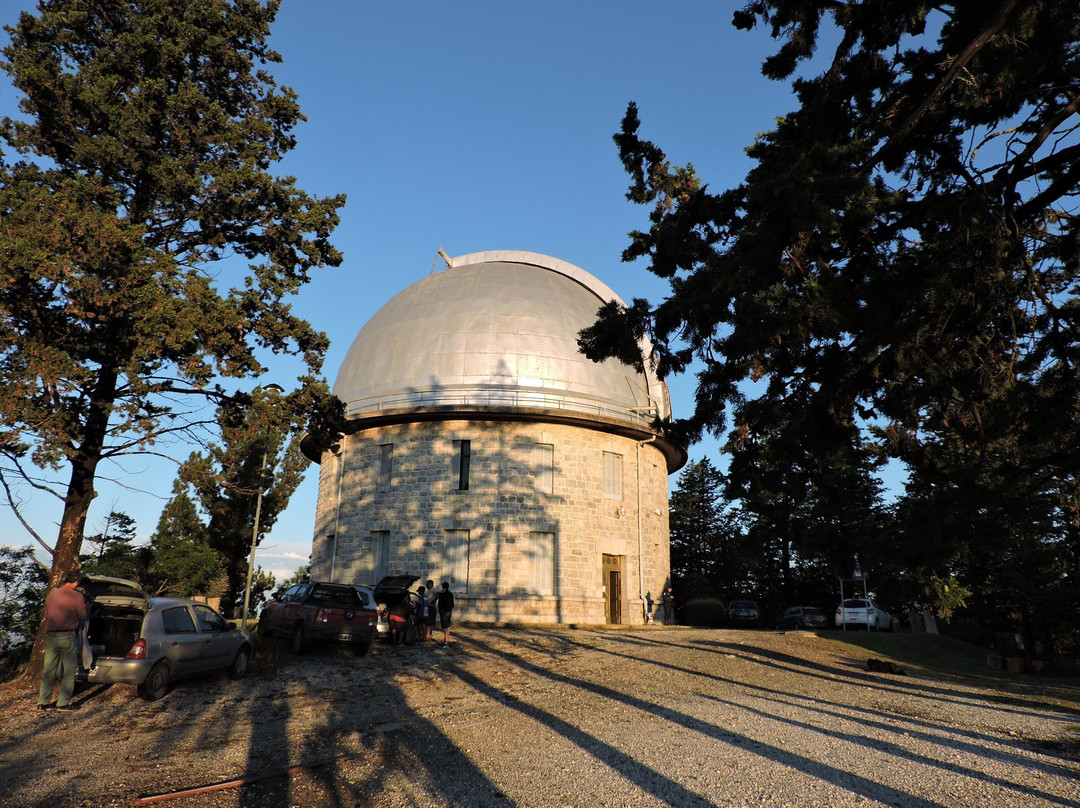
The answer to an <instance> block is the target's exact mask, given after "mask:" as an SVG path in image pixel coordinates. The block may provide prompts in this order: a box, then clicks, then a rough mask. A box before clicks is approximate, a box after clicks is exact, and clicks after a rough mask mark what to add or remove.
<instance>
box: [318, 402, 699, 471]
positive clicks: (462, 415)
mask: <svg viewBox="0 0 1080 808" xmlns="http://www.w3.org/2000/svg"><path fill="white" fill-rule="evenodd" d="M433 421H500V422H502V421H519V422H526V423H548V424H563V425H567V426H576V427H581V428H582V429H592V430H596V431H599V432H607V433H609V434H612V435H619V436H620V437H624V438H630V439H632V440H635V441H637V442H639V443H643V444H644V443H649V444H652V445H654V446H655V447H656V448H657V450H659V452H660V453H661V454H662V455H663V456H664V461H665V463H666V465H667V472H668V474H674V473H675V472H676V471H678V470H679V469H681V468H682V467H683V466H684V465H685V464H686V461H687V459H688V457H689V455H688V453H687V451H686V449H685V448H683V447H681V446H676V445H675V444H673V443H669V442H668V441H667V440H666V439H665V438H664V437H663V436H662V435H661V434H660V433H659V432H657V431H655V430H654V429H652V428H651V427H649V426H648V425H646V424H630V423H627V422H625V421H619V420H616V419H610V418H603V417H596V416H593V417H588V416H584V415H581V414H578V413H572V412H552V411H551V410H545V409H536V410H529V409H522V408H515V409H514V410H512V411H509V410H499V409H495V408H482V407H472V408H462V407H424V408H402V409H399V410H383V411H380V412H377V413H372V414H369V415H364V416H360V417H352V418H350V419H349V427H350V428H349V434H355V433H357V432H362V431H364V430H365V429H372V428H374V427H381V426H393V425H396V424H410V423H417V422H421V423H430V422H433ZM300 448H301V450H302V451H303V453H304V456H305V457H307V458H308V460H311V461H312V462H314V463H319V464H321V463H322V455H323V453H324V452H327V451H330V452H334V451H336V450H335V448H334V447H325V446H320V445H319V444H318V441H316V440H315V439H314V438H313V437H312V436H311V434H310V433H309V434H306V435H304V437H303V438H302V439H301V442H300Z"/></svg>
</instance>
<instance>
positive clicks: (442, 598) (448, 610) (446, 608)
mask: <svg viewBox="0 0 1080 808" xmlns="http://www.w3.org/2000/svg"><path fill="white" fill-rule="evenodd" d="M435 607H436V608H437V609H438V610H439V623H440V624H441V625H442V630H443V641H442V647H443V648H449V647H450V623H451V621H452V619H453V616H454V593H453V592H451V591H450V582H449V581H443V583H442V589H441V590H440V591H439V594H438V595H437V596H436V597H435Z"/></svg>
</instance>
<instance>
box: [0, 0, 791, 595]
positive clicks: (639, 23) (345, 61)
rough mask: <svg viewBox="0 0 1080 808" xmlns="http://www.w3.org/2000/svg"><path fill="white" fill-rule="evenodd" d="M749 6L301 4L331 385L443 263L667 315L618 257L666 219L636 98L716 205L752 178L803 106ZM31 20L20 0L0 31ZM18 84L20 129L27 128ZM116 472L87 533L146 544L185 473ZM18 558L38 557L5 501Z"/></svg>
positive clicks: (292, 74) (314, 300)
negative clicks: (534, 277) (642, 161)
mask: <svg viewBox="0 0 1080 808" xmlns="http://www.w3.org/2000/svg"><path fill="white" fill-rule="evenodd" d="M742 5H743V2H742V0H736V2H716V0H711V2H704V1H703V0H695V2H659V0H655V1H654V2H644V1H643V0H618V2H615V0H611V1H610V2H589V3H583V2H580V0H574V1H573V2H570V1H569V0H546V2H543V3H506V2H494V0H489V1H488V2H468V1H465V2H457V3H434V2H409V3H402V2H365V1H364V0H285V2H284V3H283V6H282V9H281V12H280V14H279V16H278V19H277V22H276V23H275V25H274V27H273V35H272V37H271V45H272V46H273V47H274V48H275V49H276V50H277V51H279V52H280V53H281V54H282V56H283V59H284V62H283V64H281V65H276V66H273V67H272V72H273V74H274V75H275V77H276V78H277V80H278V82H279V83H281V84H285V85H288V86H291V87H292V88H293V89H295V90H296V91H297V93H298V94H299V97H300V104H301V107H302V109H303V111H304V114H305V115H306V116H307V118H308V120H307V122H306V123H304V124H302V125H301V126H300V127H298V129H297V131H296V135H297V138H298V147H297V148H296V150H295V151H293V152H292V153H291V154H290V155H289V156H288V157H287V158H286V159H285V160H284V161H283V162H282V163H281V164H280V165H279V166H278V167H277V169H276V172H277V173H279V174H291V175H294V176H295V177H296V178H297V181H298V185H299V186H300V187H301V188H304V189H305V190H307V191H308V192H310V193H314V194H317V195H320V196H321V195H330V194H336V193H346V194H348V197H349V199H348V203H347V205H346V207H345V209H344V211H343V213H342V221H341V225H340V227H339V228H338V229H337V231H336V233H335V235H334V239H333V240H334V243H335V244H336V245H337V246H338V247H339V249H341V250H342V252H343V253H344V256H345V260H344V263H343V265H342V266H341V267H338V268H336V269H325V270H321V271H319V272H318V273H317V275H316V277H315V279H314V280H313V281H312V283H310V284H309V285H308V286H307V287H305V288H304V289H303V291H302V292H301V293H300V295H299V296H298V297H297V298H296V299H295V300H294V310H295V311H296V312H297V313H298V314H300V315H301V316H303V317H305V318H306V319H308V320H309V321H311V322H312V323H313V324H314V325H315V326H316V327H317V328H319V329H321V330H323V331H325V332H326V333H327V335H328V336H329V337H330V339H331V347H330V350H329V352H328V353H327V356H326V364H325V366H324V373H325V374H326V376H327V378H328V379H329V380H330V381H331V383H332V382H333V379H334V377H335V375H336V374H337V370H338V367H339V366H340V364H341V361H342V359H343V358H344V355H345V352H346V351H347V350H348V347H349V344H350V343H351V342H352V339H353V337H354V336H355V335H356V333H357V332H358V331H359V329H360V327H361V326H362V325H363V324H364V323H365V322H366V321H367V319H368V318H369V317H370V316H371V315H372V314H374V312H375V311H376V310H377V309H378V308H379V307H380V306H381V305H382V304H383V303H385V302H386V301H388V300H389V299H390V298H391V297H393V295H394V294H396V293H397V292H398V291H400V290H401V289H403V288H405V287H406V286H407V285H409V284H410V283H412V282H414V281H417V280H419V279H421V278H423V277H424V276H426V275H427V274H428V273H429V271H430V270H431V268H432V264H433V263H434V260H435V257H436V252H437V249H438V247H439V246H440V245H441V246H442V247H443V248H444V249H445V250H446V252H447V253H448V254H450V255H451V256H453V255H462V254H465V253H470V252H476V251H481V250H496V249H515V250H528V251H532V252H539V253H544V254H547V255H552V256H555V257H557V258H561V259H564V260H566V261H569V262H571V263H573V264H576V265H578V266H580V267H582V268H583V269H585V270H587V271H589V272H591V273H592V274H593V275H596V276H597V277H598V278H600V280H602V281H603V282H604V283H606V284H607V285H609V286H610V287H611V288H613V289H614V290H615V291H616V292H617V293H618V294H619V295H620V296H622V297H623V299H626V300H629V299H630V298H633V297H647V298H650V299H654V300H655V299H658V298H660V297H662V296H663V295H664V292H665V290H666V285H665V284H664V283H663V282H662V281H660V280H659V279H657V278H655V277H654V276H652V275H651V274H649V273H648V272H647V271H646V269H645V267H644V265H643V264H640V263H638V264H624V263H622V262H621V261H620V255H621V252H622V250H623V249H624V247H625V246H626V245H627V243H628V238H627V233H628V232H629V231H631V230H633V229H644V228H645V227H647V213H648V211H647V210H646V209H645V208H641V207H639V206H635V205H632V204H631V203H629V202H627V201H626V199H625V192H626V188H627V184H628V178H627V177H626V175H625V173H624V172H623V169H622V166H621V164H620V163H619V159H618V155H617V152H616V150H615V146H614V144H613V142H612V139H611V137H612V135H613V134H614V133H615V132H617V131H618V129H619V125H620V121H621V120H622V116H623V114H624V112H625V110H626V105H627V103H628V102H630V101H635V102H636V103H637V104H638V107H639V110H640V116H641V119H642V130H641V131H642V134H643V135H644V136H645V137H647V138H649V139H651V140H653V141H655V142H656V143H657V144H659V145H660V146H661V147H662V148H664V150H665V151H666V152H667V154H668V157H669V159H671V160H672V161H673V162H674V163H680V164H681V163H686V162H692V163H693V164H694V165H695V166H696V167H697V169H698V172H699V174H700V175H701V176H702V177H703V178H704V179H705V180H706V181H707V182H708V183H709V184H710V186H711V187H712V188H713V189H721V188H726V187H729V186H732V185H735V184H737V183H738V182H740V181H741V180H742V178H743V177H744V176H745V174H746V171H747V170H748V168H749V167H750V163H749V161H748V160H747V158H746V156H745V154H744V152H743V149H744V148H745V147H746V146H748V145H749V144H750V143H752V142H753V139H754V136H755V135H756V134H758V133H760V132H763V131H766V130H768V129H770V128H771V127H772V125H773V121H774V119H775V118H776V117H777V116H780V115H783V114H784V113H785V112H787V111H789V110H790V109H791V108H792V106H793V103H794V102H793V99H792V96H791V94H790V91H789V89H788V88H787V86H786V85H783V84H777V83H775V82H769V81H766V80H765V79H764V78H762V76H761V74H760V64H761V61H762V59H763V58H764V57H765V56H766V55H767V54H768V53H770V52H771V49H772V44H773V43H772V42H771V40H770V39H769V38H768V34H767V32H766V31H765V30H763V29H761V28H760V27H759V28H757V29H755V30H753V31H749V32H747V31H736V30H735V29H734V28H733V27H732V25H731V14H732V11H734V10H735V9H736V8H739V7H741V6H742ZM30 6H31V4H30V3H14V2H11V1H10V0H7V2H4V3H2V4H0V22H2V23H3V24H5V25H10V24H12V23H14V22H15V20H16V19H17V17H18V12H19V10H20V9H21V8H29V7H30ZM2 40H3V42H5V43H6V41H7V36H6V34H4V35H3V36H2ZM6 78H7V77H6V76H3V77H2V79H3V80H2V81H0V114H17V112H16V107H15V104H16V97H15V94H14V91H13V90H12V88H11V87H10V85H9V84H8V83H7V81H6ZM440 268H441V264H440ZM273 373H274V374H276V376H275V377H274V378H269V377H268V378H266V379H264V380H263V381H264V382H269V381H277V382H279V383H280V384H282V385H283V386H285V387H290V386H292V378H291V377H290V373H291V374H292V375H293V376H295V373H296V370H295V369H294V368H292V367H290V366H289V365H288V364H286V363H275V364H274V366H273ZM668 383H669V386H670V388H671V392H672V403H673V407H674V408H675V410H676V413H686V412H687V411H688V409H689V406H690V396H691V394H692V388H693V380H692V379H687V378H673V379H669V380H668ZM171 452H172V454H173V455H174V457H176V458H183V457H184V456H186V454H187V450H186V449H183V448H182V447H172V449H171ZM705 454H708V455H710V457H711V458H712V459H713V460H714V463H715V464H717V465H722V461H721V460H720V458H719V457H718V456H717V454H716V447H715V444H703V445H699V446H695V447H692V448H691V451H690V455H691V458H694V459H696V458H699V457H701V456H703V455H705ZM102 471H103V478H102V479H100V480H99V485H98V489H99V492H100V494H99V496H98V498H97V500H96V501H95V503H94V505H93V507H92V508H91V511H90V515H89V520H88V525H87V532H88V533H95V532H100V530H101V528H102V525H103V523H104V518H105V516H106V514H107V513H108V512H109V511H110V510H113V509H117V510H123V511H125V512H126V513H128V514H129V515H130V516H132V517H133V518H135V519H136V521H137V523H138V527H139V534H140V536H144V537H145V536H148V535H149V534H150V533H151V532H152V531H153V529H154V527H155V526H156V523H157V519H158V516H159V515H160V512H161V508H162V506H163V505H164V502H165V500H166V499H167V498H168V496H169V493H170V487H171V484H172V479H173V476H174V473H175V467H174V466H173V465H172V464H170V463H168V462H166V461H155V460H152V459H149V458H146V457H135V458H129V459H128V460H127V461H126V462H125V463H124V464H123V465H122V466H110V467H108V468H104V469H103V470H102ZM317 482H318V467H316V466H312V468H311V469H309V471H308V474H307V477H306V479H305V482H304V484H303V485H302V486H301V488H300V490H299V491H298V492H297V493H296V495H295V497H294V498H293V501H292V502H291V504H290V506H289V508H288V510H287V511H286V512H285V513H284V514H283V515H282V516H281V518H280V519H279V521H278V523H277V525H276V526H275V528H274V530H273V531H272V532H271V533H270V534H269V535H268V536H267V537H266V539H265V540H264V543H263V546H262V547H260V549H259V553H258V555H257V563H258V564H260V565H262V566H263V567H265V568H266V569H269V570H272V571H273V572H274V573H275V574H276V575H278V577H279V578H280V577H283V576H286V575H288V574H290V573H291V571H293V570H295V568H296V566H297V565H298V564H301V563H304V562H305V561H306V560H307V556H308V553H309V552H310V549H311V534H312V531H313V528H314V519H315V500H316V488H317ZM674 482H675V479H674V478H672V484H674ZM21 494H22V496H23V497H24V511H25V514H26V516H27V517H29V518H30V520H31V522H32V524H33V525H34V527H35V528H36V529H37V530H38V532H39V533H41V534H42V536H43V537H44V538H46V539H47V540H49V541H52V540H53V539H55V535H56V527H55V523H56V522H57V521H58V519H59V516H60V506H59V503H57V502H56V501H54V500H51V499H48V498H46V497H43V496H42V495H40V494H33V495H32V494H31V493H30V492H29V491H26V490H24V491H22V492H21ZM0 543H2V544H14V545H23V544H28V543H30V542H29V539H28V537H27V535H26V533H25V531H24V530H23V528H22V527H21V526H20V525H19V524H18V522H17V521H16V520H15V519H14V516H13V515H12V513H11V511H10V509H9V508H8V507H7V506H6V504H5V505H0Z"/></svg>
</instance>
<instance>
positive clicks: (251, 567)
mask: <svg viewBox="0 0 1080 808" xmlns="http://www.w3.org/2000/svg"><path fill="white" fill-rule="evenodd" d="M263 391H264V392H266V393H271V394H273V395H275V396H276V395H279V394H281V393H284V392H285V388H284V387H282V386H281V385H280V384H268V385H266V387H264V388H263ZM269 454H270V447H269V446H267V447H266V448H265V449H263V456H262V463H260V464H259V491H258V494H257V495H256V497H255V527H254V528H253V529H252V531H251V556H250V557H249V558H248V570H247V585H246V586H245V587H244V613H243V615H242V617H241V623H240V624H241V625H242V626H243V627H244V628H247V620H248V608H249V607H250V605H251V576H252V574H253V573H254V572H255V546H256V545H257V544H258V543H259V517H261V516H262V497H263V482H262V481H263V474H264V473H265V472H266V459H267V457H268V456H269Z"/></svg>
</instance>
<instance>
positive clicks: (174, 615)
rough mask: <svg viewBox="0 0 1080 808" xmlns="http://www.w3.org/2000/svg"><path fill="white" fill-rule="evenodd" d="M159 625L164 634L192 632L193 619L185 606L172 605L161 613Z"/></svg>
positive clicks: (193, 631)
mask: <svg viewBox="0 0 1080 808" xmlns="http://www.w3.org/2000/svg"><path fill="white" fill-rule="evenodd" d="M161 625H162V629H163V630H164V632H165V633H166V634H194V633H195V621H194V620H192V619H191V612H189V611H188V610H187V607H186V606H174V607H173V608H171V609H166V610H165V611H163V612H162V613H161Z"/></svg>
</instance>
